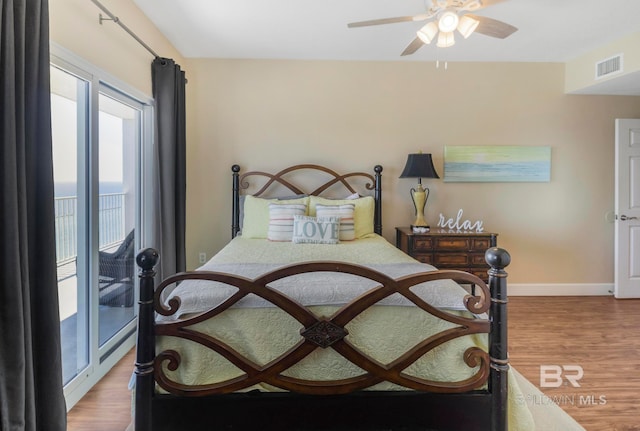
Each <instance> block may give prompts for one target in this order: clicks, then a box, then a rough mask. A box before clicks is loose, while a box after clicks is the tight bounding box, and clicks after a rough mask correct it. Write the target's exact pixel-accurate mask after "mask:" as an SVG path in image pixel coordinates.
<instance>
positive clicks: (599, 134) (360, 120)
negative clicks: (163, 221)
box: [187, 59, 640, 293]
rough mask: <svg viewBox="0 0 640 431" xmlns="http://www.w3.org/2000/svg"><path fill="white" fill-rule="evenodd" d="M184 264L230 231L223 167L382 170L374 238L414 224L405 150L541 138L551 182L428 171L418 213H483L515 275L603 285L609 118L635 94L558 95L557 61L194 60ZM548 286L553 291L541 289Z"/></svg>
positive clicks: (519, 279) (607, 256) (609, 268)
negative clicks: (548, 152) (450, 176)
mask: <svg viewBox="0 0 640 431" xmlns="http://www.w3.org/2000/svg"><path fill="white" fill-rule="evenodd" d="M189 74H190V77H191V78H190V81H189V88H188V100H189V102H188V105H189V112H188V119H189V121H190V130H191V134H190V136H189V150H188V178H187V181H188V185H187V187H188V202H187V208H188V217H187V219H188V223H189V224H188V228H187V245H188V251H187V252H188V257H187V259H188V263H189V266H190V267H194V266H196V265H197V260H196V259H197V253H198V252H199V251H206V252H207V253H208V255H211V254H212V253H214V252H216V251H217V250H218V249H219V248H221V247H222V246H223V245H224V244H225V243H226V242H227V241H228V240H229V238H230V224H231V221H230V212H231V210H230V196H231V191H230V190H231V189H230V187H231V177H230V173H231V171H230V167H231V165H232V164H234V163H238V164H240V165H241V166H242V168H243V170H245V171H246V170H254V169H259V170H277V169H280V168H283V167H286V166H288V165H290V164H296V163H303V162H310V163H319V164H324V165H328V166H330V167H332V168H334V169H335V170H338V171H347V170H350V169H357V170H362V169H372V168H373V166H374V165H376V164H382V165H383V166H384V172H383V179H384V181H383V183H384V202H385V203H384V220H383V221H384V236H385V237H386V238H387V239H389V240H393V238H394V227H395V226H402V225H408V224H409V223H410V222H411V221H412V214H413V207H412V204H411V201H410V198H409V195H408V190H409V189H410V188H411V187H412V186H413V185H414V183H413V180H409V179H398V176H399V174H400V172H401V170H402V168H403V166H404V162H405V160H406V156H407V154H408V153H410V152H417V151H420V150H421V151H423V152H430V153H433V155H434V159H435V165H436V169H437V170H438V171H439V172H440V174H441V176H442V174H443V149H444V146H445V145H548V146H551V148H552V172H551V177H552V179H551V182H549V183H484V184H477V183H475V184H471V183H444V182H443V181H441V180H435V181H433V180H430V181H428V186H429V187H430V188H431V197H430V198H429V202H428V204H427V219H428V221H430V222H431V223H432V224H434V223H435V222H436V221H437V216H438V214H439V213H441V212H442V213H443V214H445V215H450V216H453V215H455V213H456V212H457V211H458V209H460V208H462V209H463V210H464V216H465V218H468V219H470V220H483V221H484V225H485V227H486V230H487V231H495V232H497V233H499V238H498V243H499V245H501V246H502V247H505V248H507V249H508V250H509V251H510V252H511V254H512V258H513V263H512V265H511V266H510V269H509V274H510V281H511V282H515V283H541V284H547V283H548V284H556V283H576V284H581V283H612V282H613V224H612V223H609V222H607V221H606V220H605V214H606V213H607V212H608V211H612V210H613V204H614V201H613V187H614V160H613V156H614V141H613V136H614V119H615V118H619V117H625V118H626V117H640V98H639V97H610V96H569V95H565V94H564V66H563V65H561V64H539V63H535V64H523V63H508V64H481V63H450V64H449V65H448V69H447V70H444V68H442V67H441V68H439V69H437V68H436V67H435V65H434V64H433V63H418V62H330V61H317V62H313V61H261V60H255V61H252V60H246V61H245V60H205V59H202V60H193V61H191V66H190V70H189ZM550 293H553V292H550Z"/></svg>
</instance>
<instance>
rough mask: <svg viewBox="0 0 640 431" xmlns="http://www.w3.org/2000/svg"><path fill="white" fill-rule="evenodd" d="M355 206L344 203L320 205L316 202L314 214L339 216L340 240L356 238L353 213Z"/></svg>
mask: <svg viewBox="0 0 640 431" xmlns="http://www.w3.org/2000/svg"><path fill="white" fill-rule="evenodd" d="M355 211H356V206H355V205H354V204H346V205H321V204H316V215H317V216H318V217H339V218H340V241H352V240H354V239H356V229H355V223H354V214H355Z"/></svg>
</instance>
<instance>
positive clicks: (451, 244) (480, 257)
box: [396, 227, 498, 283]
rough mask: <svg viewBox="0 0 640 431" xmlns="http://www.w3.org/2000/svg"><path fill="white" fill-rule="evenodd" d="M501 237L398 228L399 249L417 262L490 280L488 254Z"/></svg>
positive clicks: (494, 234)
mask: <svg viewBox="0 0 640 431" xmlns="http://www.w3.org/2000/svg"><path fill="white" fill-rule="evenodd" d="M497 237H498V234H497V233H490V232H481V233H477V232H459V231H450V230H446V229H431V230H430V231H429V232H427V233H414V232H413V231H412V230H411V228H409V227H397V228H396V247H398V248H399V249H400V250H402V251H404V252H405V253H407V254H408V255H409V256H411V257H413V258H414V259H417V260H419V261H420V262H423V263H429V264H431V265H433V266H435V267H436V268H438V269H457V270H460V271H466V272H470V273H472V274H474V275H477V276H478V277H479V278H481V279H482V280H484V281H485V283H486V282H488V280H489V275H488V274H487V270H488V269H489V265H487V263H486V262H485V260H484V253H485V251H487V249H488V248H489V247H495V246H496V244H497V241H498V240H497Z"/></svg>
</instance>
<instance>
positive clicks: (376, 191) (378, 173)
mask: <svg viewBox="0 0 640 431" xmlns="http://www.w3.org/2000/svg"><path fill="white" fill-rule="evenodd" d="M373 170H374V172H375V175H371V174H367V173H365V172H350V173H347V174H344V175H340V174H338V173H336V172H335V171H333V170H331V169H329V168H325V167H324V166H319V165H310V164H305V165H295V166H291V167H288V168H286V169H283V170H281V171H280V172H278V173H275V174H270V173H267V172H260V171H251V172H247V173H244V174H242V175H240V166H239V165H233V166H232V167H231V171H232V172H233V202H232V214H231V237H232V238H235V236H236V235H237V234H238V232H239V231H240V212H241V211H240V194H241V193H240V191H241V189H242V190H247V189H248V188H249V185H250V181H249V178H250V177H263V178H267V180H266V182H265V183H264V185H262V187H261V188H260V189H258V190H257V191H255V192H253V193H251V194H252V195H253V196H256V197H259V196H263V197H264V196H266V194H267V191H268V190H269V189H270V188H271V187H272V186H275V185H279V186H281V187H284V189H285V190H288V192H291V193H293V194H295V195H300V194H306V195H313V196H321V195H322V194H323V193H325V192H326V191H327V190H329V189H330V188H332V187H333V186H335V185H338V186H342V188H343V189H344V190H346V191H348V192H349V193H360V194H362V193H361V192H362V190H360V191H359V190H357V188H356V187H355V186H354V182H355V181H354V180H355V179H360V180H362V179H364V180H365V181H366V182H365V184H364V185H363V187H364V188H365V189H366V190H368V191H373V198H374V201H375V210H374V220H373V230H374V232H375V233H377V234H378V235H382V166H380V165H376V166H375V167H374V168H373ZM301 171H304V172H314V173H318V172H322V173H324V174H328V175H329V177H332V178H330V179H329V180H327V179H326V175H325V178H323V179H322V180H321V183H320V184H319V185H317V186H312V187H311V190H312V191H307V190H308V189H309V187H308V186H306V188H305V186H302V185H300V184H299V183H298V182H297V181H295V180H294V179H293V178H292V175H293V174H294V173H300V172H301ZM313 187H315V188H313Z"/></svg>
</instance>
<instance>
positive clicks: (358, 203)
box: [309, 196, 375, 239]
mask: <svg viewBox="0 0 640 431" xmlns="http://www.w3.org/2000/svg"><path fill="white" fill-rule="evenodd" d="M317 204H320V205H347V204H354V205H355V211H354V214H353V222H354V227H355V231H356V235H355V236H356V239H357V238H364V237H366V236H367V235H371V234H373V215H374V212H375V201H374V200H373V196H365V197H362V198H359V199H326V198H321V197H319V196H310V197H309V216H311V217H315V216H316V205H317Z"/></svg>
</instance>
